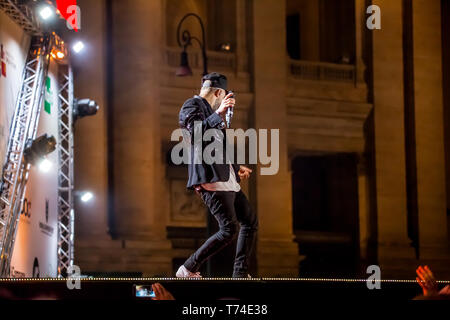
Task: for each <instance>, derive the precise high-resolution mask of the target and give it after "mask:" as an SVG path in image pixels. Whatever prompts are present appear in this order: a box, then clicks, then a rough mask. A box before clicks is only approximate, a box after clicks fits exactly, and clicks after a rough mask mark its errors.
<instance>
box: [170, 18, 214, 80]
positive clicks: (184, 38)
mask: <svg viewBox="0 0 450 320" xmlns="http://www.w3.org/2000/svg"><path fill="white" fill-rule="evenodd" d="M190 16H193V17H195V18H197V20H198V22H199V23H200V27H201V29H202V41H200V40H199V39H198V38H197V37H194V36H191V33H190V32H189V31H188V30H183V32H182V33H181V35H180V31H181V25H182V24H183V22H184V20H186V18H188V17H190ZM192 40H195V41H197V42H198V44H199V45H200V48H201V49H202V58H203V75H206V74H208V59H207V57H206V42H205V27H204V25H203V21H202V19H201V18H200V16H198V15H197V14H195V13H188V14H186V15H185V16H184V17H183V18H182V19H181V20H180V22H179V23H178V27H177V41H178V45H179V46H180V47H182V48H183V52H181V61H180V66H179V67H178V69H177V71H176V73H175V75H177V76H180V77H183V76H190V75H192V70H191V68H190V67H189V62H188V54H187V52H186V49H187V47H189V46H190V45H192Z"/></svg>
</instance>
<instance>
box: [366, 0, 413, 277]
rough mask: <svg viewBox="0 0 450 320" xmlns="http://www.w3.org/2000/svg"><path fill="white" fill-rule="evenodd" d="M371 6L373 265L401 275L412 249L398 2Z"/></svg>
mask: <svg viewBox="0 0 450 320" xmlns="http://www.w3.org/2000/svg"><path fill="white" fill-rule="evenodd" d="M373 4H375V5H378V6H379V7H380V8H381V14H382V18H381V19H382V20H381V29H380V30H376V29H375V30H373V31H371V32H373V90H374V125H375V151H376V154H375V167H376V193H377V196H376V201H377V221H378V224H377V229H378V263H379V265H380V267H381V272H382V276H383V277H387V276H403V275H404V274H403V273H404V272H408V273H407V274H410V269H408V268H410V266H408V264H407V262H405V261H409V259H413V258H414V252H413V249H412V247H411V246H410V244H409V243H410V241H409V239H408V237H407V211H406V178H405V175H406V173H405V134H404V132H405V130H404V98H403V96H404V92H403V48H402V30H403V28H402V22H403V21H402V20H403V19H402V0H374V1H373ZM403 262H404V263H403ZM405 269H408V270H405Z"/></svg>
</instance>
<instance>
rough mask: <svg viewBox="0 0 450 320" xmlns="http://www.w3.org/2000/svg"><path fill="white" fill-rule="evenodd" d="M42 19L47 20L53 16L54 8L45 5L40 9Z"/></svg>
mask: <svg viewBox="0 0 450 320" xmlns="http://www.w3.org/2000/svg"><path fill="white" fill-rule="evenodd" d="M39 14H40V15H41V17H42V19H44V20H47V19H48V18H50V17H51V16H53V10H52V9H51V8H50V7H49V6H45V7H43V8H42V9H41V11H39Z"/></svg>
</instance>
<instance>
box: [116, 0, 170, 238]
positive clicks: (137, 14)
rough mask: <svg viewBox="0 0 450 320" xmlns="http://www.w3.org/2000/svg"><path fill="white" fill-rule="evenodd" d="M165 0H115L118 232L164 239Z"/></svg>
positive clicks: (126, 235) (120, 234) (128, 236)
mask: <svg viewBox="0 0 450 320" xmlns="http://www.w3.org/2000/svg"><path fill="white" fill-rule="evenodd" d="M162 5H163V2H162V1H147V0H132V1H131V0H120V1H119V0H117V1H113V41H114V57H113V59H114V97H113V105H114V106H113V108H114V111H113V112H114V180H115V181H114V190H115V193H114V200H115V205H114V207H115V216H116V222H117V228H118V230H117V231H118V234H119V236H120V237H122V238H125V239H134V240H147V239H165V223H166V217H165V212H164V210H160V199H161V198H162V197H161V195H160V194H161V192H162V191H163V190H161V188H162V186H163V183H162V179H163V172H164V170H163V165H162V157H161V137H160V90H159V78H160V66H161V61H162V47H163V46H162V30H161V24H162V20H161V19H162V14H163V9H162Z"/></svg>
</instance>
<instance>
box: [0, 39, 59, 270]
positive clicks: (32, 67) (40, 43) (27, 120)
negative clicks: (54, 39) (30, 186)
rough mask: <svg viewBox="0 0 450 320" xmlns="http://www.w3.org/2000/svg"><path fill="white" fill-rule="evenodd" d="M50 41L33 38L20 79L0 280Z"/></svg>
mask: <svg viewBox="0 0 450 320" xmlns="http://www.w3.org/2000/svg"><path fill="white" fill-rule="evenodd" d="M48 47H49V37H45V38H41V37H38V38H33V39H32V47H31V49H30V51H29V53H28V57H27V61H26V63H25V68H24V71H23V75H22V87H21V89H20V91H19V94H18V98H17V103H16V108H15V111H14V116H13V120H12V122H11V127H10V136H9V139H8V146H7V149H6V159H5V165H4V167H3V174H2V177H1V178H2V179H1V183H0V251H1V255H0V276H1V277H5V276H9V274H10V263H11V257H12V253H13V249H14V241H15V236H16V231H17V224H18V221H19V217H20V209H21V207H22V203H23V198H24V195H25V189H26V182H27V180H28V172H29V169H30V166H31V165H30V164H29V163H26V162H25V160H24V157H23V153H24V149H25V144H26V142H27V141H29V140H30V139H31V140H34V138H35V136H36V131H37V125H38V122H39V114H40V110H41V108H40V105H41V103H42V97H43V95H44V81H45V78H46V76H47V71H48V64H49V59H50V58H49V57H50V56H49V55H48V53H47V51H48Z"/></svg>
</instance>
